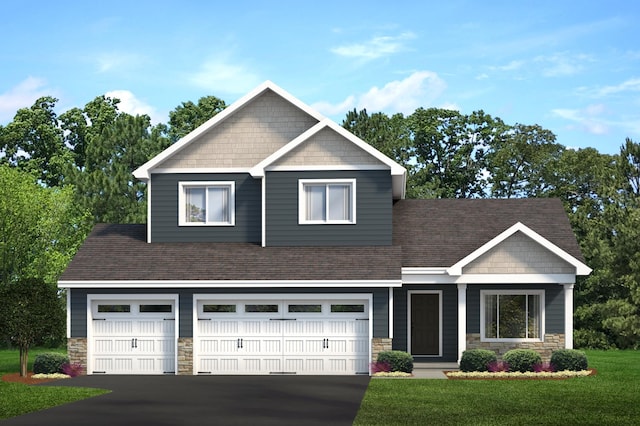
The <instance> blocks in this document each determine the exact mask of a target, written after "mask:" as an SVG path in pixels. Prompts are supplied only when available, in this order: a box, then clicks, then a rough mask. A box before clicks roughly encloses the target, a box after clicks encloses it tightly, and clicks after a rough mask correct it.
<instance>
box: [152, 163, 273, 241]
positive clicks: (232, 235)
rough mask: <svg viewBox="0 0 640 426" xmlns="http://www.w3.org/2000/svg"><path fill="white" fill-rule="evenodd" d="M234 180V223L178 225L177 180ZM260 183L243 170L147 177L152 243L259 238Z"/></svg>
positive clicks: (260, 233) (260, 216)
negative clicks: (149, 179) (228, 172)
mask: <svg viewBox="0 0 640 426" xmlns="http://www.w3.org/2000/svg"><path fill="white" fill-rule="evenodd" d="M187 181H188V182H193V181H234V182H235V226H178V183H179V182H187ZM261 197H262V185H261V182H260V180H259V179H254V178H252V177H251V176H250V175H249V174H247V173H237V174H188V173H185V174H157V175H152V176H151V241H152V242H234V243H239V242H248V243H260V241H261V239H262V230H261V226H262V215H261V209H262V202H261Z"/></svg>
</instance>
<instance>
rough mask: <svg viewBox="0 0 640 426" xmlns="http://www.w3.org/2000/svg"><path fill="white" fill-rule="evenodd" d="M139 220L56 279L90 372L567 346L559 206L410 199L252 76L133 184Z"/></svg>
mask: <svg viewBox="0 0 640 426" xmlns="http://www.w3.org/2000/svg"><path fill="white" fill-rule="evenodd" d="M134 176H135V177H136V178H138V179H141V180H143V181H145V182H147V187H148V200H147V201H148V218H147V223H146V225H107V224H101V225H96V226H95V228H94V229H93V231H92V232H91V234H90V235H89V236H88V238H87V239H86V241H85V243H84V244H83V245H82V247H81V248H80V250H79V251H78V253H77V255H76V256H75V258H74V259H73V261H72V262H71V264H70V265H69V267H68V269H67V270H66V271H65V273H64V274H63V275H62V277H61V279H60V281H59V287H61V288H63V289H65V290H66V291H67V316H68V338H69V339H68V350H69V356H70V358H71V360H72V361H73V362H80V363H82V364H83V365H86V367H87V373H88V374H274V373H282V374H359V373H364V374H367V373H368V371H369V363H370V361H371V360H374V359H375V357H376V354H377V353H378V352H379V351H380V350H388V349H397V350H403V351H407V352H409V353H410V354H411V355H413V357H414V359H415V360H416V361H417V362H425V363H428V362H438V363H442V362H449V363H455V362H457V361H458V360H459V358H460V356H461V354H462V352H463V351H464V350H465V349H468V348H477V347H485V348H492V349H494V350H496V351H499V352H504V351H506V350H507V349H510V348H513V347H529V348H534V349H537V350H539V351H541V352H542V353H543V354H544V355H545V356H547V357H548V356H549V354H550V352H551V351H552V350H554V349H557V348H565V347H566V348H571V347H572V345H573V339H572V336H573V328H572V325H573V322H572V314H573V285H574V283H575V278H576V275H586V274H589V273H590V269H589V268H588V267H587V266H586V265H585V264H584V261H583V259H582V256H581V254H580V251H579V248H578V245H577V243H576V239H575V236H574V235H573V233H572V230H571V227H570V225H569V221H568V219H567V217H566V214H565V212H564V210H563V207H562V205H561V203H560V201H559V200H554V199H517V200H458V199H456V200H405V199H404V198H405V184H406V171H405V169H404V168H403V167H401V166H400V165H398V164H397V163H395V162H394V161H392V160H391V159H389V158H388V157H386V156H384V155H383V154H381V153H380V152H379V151H377V150H375V149H374V148H372V147H371V146H370V145H368V144H367V143H365V142H364V141H362V140H360V139H359V138H357V137H356V136H354V135H353V134H351V133H349V132H347V131H346V130H345V129H343V128H342V127H340V126H339V125H337V124H336V123H334V122H332V121H331V120H328V119H326V118H325V117H323V116H322V115H320V114H319V113H318V112H316V111H314V110H313V109H312V108H310V107H309V106H307V105H305V104H304V103H302V102H300V101H299V100H298V99H296V98H294V97H293V96H291V95H290V94H289V93H287V92H285V91H284V90H282V89H281V88H280V87H278V86H276V85H275V84H273V83H271V82H266V83H264V84H262V85H261V86H259V87H258V88H256V89H255V90H253V91H252V92H251V93H249V94H248V95H246V96H245V97H243V98H242V99H240V100H239V101H237V102H236V103H234V104H232V105H231V106H229V107H228V108H227V109H225V110H224V111H223V112H221V113H219V114H218V115H216V116H215V117H213V118H212V119H210V120H209V121H207V122H206V123H205V124H203V125H202V126H200V127H198V128H197V129H196V130H194V131H193V132H191V133H190V134H188V135H187V136H185V137H184V138H183V139H181V140H180V141H178V142H176V143H175V144H174V145H172V146H171V147H169V148H168V149H167V150H165V151H164V152H162V153H161V154H159V155H158V156H156V157H155V158H153V159H151V160H150V161H149V162H147V163H146V164H144V165H143V166H141V167H140V168H139V169H137V170H136V171H135V172H134Z"/></svg>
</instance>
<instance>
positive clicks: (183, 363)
mask: <svg viewBox="0 0 640 426" xmlns="http://www.w3.org/2000/svg"><path fill="white" fill-rule="evenodd" d="M192 374H193V338H191V337H180V338H179V339H178V375H192Z"/></svg>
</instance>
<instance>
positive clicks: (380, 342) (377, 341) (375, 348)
mask: <svg viewBox="0 0 640 426" xmlns="http://www.w3.org/2000/svg"><path fill="white" fill-rule="evenodd" d="M392 343H393V339H389V338H388V337H374V338H373V339H371V362H375V361H376V360H377V359H378V354H379V353H380V352H384V351H390V350H392Z"/></svg>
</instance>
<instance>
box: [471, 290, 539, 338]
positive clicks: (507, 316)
mask: <svg viewBox="0 0 640 426" xmlns="http://www.w3.org/2000/svg"><path fill="white" fill-rule="evenodd" d="M480 323H481V324H480V337H481V340H483V341H502V340H505V341H524V340H534V341H542V340H543V337H544V291H543V290H504V291H503V290H497V291H494V290H483V291H481V292H480Z"/></svg>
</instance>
